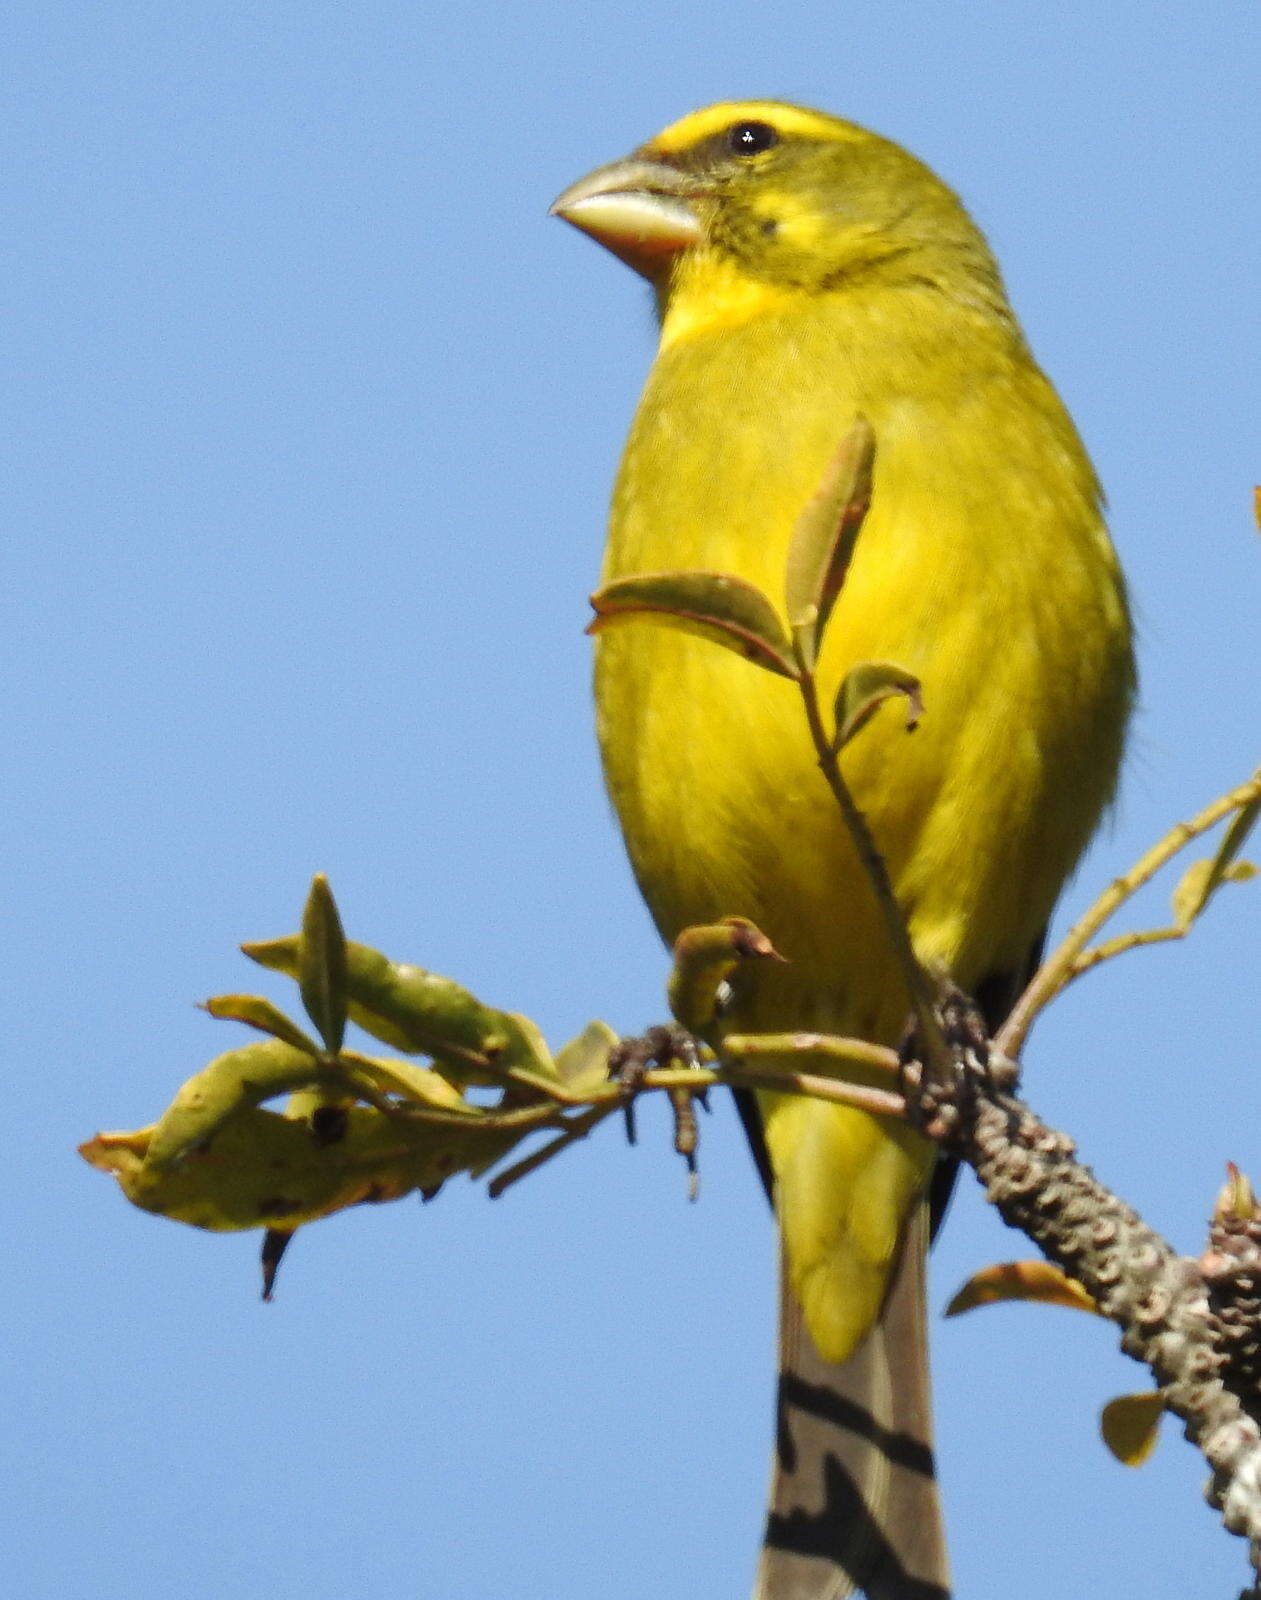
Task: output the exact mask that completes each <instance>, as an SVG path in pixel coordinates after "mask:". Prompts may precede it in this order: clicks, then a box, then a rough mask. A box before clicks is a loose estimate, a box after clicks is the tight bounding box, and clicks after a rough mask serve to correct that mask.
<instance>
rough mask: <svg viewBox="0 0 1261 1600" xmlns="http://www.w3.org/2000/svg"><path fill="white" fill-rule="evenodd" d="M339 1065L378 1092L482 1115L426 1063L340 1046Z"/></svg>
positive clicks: (352, 1076) (450, 1109) (476, 1115)
mask: <svg viewBox="0 0 1261 1600" xmlns="http://www.w3.org/2000/svg"><path fill="white" fill-rule="evenodd" d="M339 1065H341V1066H344V1067H346V1068H348V1069H349V1071H350V1076H351V1080H352V1081H353V1080H354V1079H355V1078H356V1077H359V1076H361V1075H362V1077H363V1078H364V1079H365V1080H366V1082H367V1083H368V1084H369V1085H370V1086H371V1087H372V1088H373V1089H375V1090H376V1091H377V1092H378V1093H379V1094H396V1095H401V1096H402V1097H403V1098H404V1099H405V1100H413V1101H416V1102H417V1103H418V1104H420V1105H423V1106H431V1107H433V1108H434V1109H435V1110H438V1111H451V1112H454V1113H455V1114H457V1115H464V1116H474V1117H480V1116H481V1115H482V1109H481V1107H480V1106H474V1105H470V1104H469V1103H468V1101H467V1100H465V1098H464V1096H463V1095H462V1094H461V1093H460V1091H459V1090H458V1089H457V1088H456V1087H455V1085H454V1084H453V1083H451V1082H449V1081H448V1079H446V1078H444V1077H443V1076H442V1074H441V1073H440V1072H434V1071H433V1070H432V1068H430V1067H418V1066H415V1065H414V1064H413V1063H412V1062H410V1061H396V1060H394V1059H393V1058H391V1057H388V1056H364V1055H360V1054H359V1052H358V1051H357V1050H343V1051H342V1053H341V1056H340V1057H339Z"/></svg>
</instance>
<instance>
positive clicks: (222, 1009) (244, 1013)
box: [202, 994, 320, 1056]
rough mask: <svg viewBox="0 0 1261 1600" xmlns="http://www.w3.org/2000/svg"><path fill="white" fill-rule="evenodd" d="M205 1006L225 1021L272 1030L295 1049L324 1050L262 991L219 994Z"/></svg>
mask: <svg viewBox="0 0 1261 1600" xmlns="http://www.w3.org/2000/svg"><path fill="white" fill-rule="evenodd" d="M202 1009H203V1010H205V1011H208V1012H209V1013H210V1015H211V1016H212V1017H219V1018H221V1019H222V1020H223V1021H225V1022H243V1023H245V1025H246V1027H248V1028H257V1029H258V1031H259V1032H260V1033H269V1034H271V1036H272V1038H273V1039H280V1040H283V1042H284V1043H285V1044H288V1045H292V1046H293V1048H294V1049H295V1050H305V1051H306V1052H307V1054H308V1055H312V1056H318V1055H319V1053H320V1047H319V1045H317V1044H316V1042H315V1040H314V1039H312V1038H309V1037H308V1036H307V1035H306V1034H305V1033H303V1031H302V1029H301V1028H300V1027H298V1025H297V1023H296V1022H291V1021H290V1019H289V1018H288V1017H287V1016H286V1015H285V1014H284V1012H283V1011H282V1010H281V1009H280V1007H279V1006H274V1005H272V1003H271V1001H270V1000H264V999H263V997H262V995H257V994H217V995H214V996H212V997H211V999H209V1000H207V1001H206V1003H205V1005H204V1007H203V1008H202Z"/></svg>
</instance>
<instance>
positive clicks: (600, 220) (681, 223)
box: [551, 156, 704, 278]
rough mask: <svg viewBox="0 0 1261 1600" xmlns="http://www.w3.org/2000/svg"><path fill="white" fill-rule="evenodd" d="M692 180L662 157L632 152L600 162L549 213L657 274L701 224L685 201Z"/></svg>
mask: <svg viewBox="0 0 1261 1600" xmlns="http://www.w3.org/2000/svg"><path fill="white" fill-rule="evenodd" d="M696 192H697V191H696V184H695V180H694V179H692V178H690V177H689V176H688V175H687V174H685V173H682V172H679V171H678V170H677V169H676V168H674V167H668V166H666V165H664V163H661V162H657V161H650V160H647V159H644V158H641V157H638V156H631V157H629V158H628V159H627V160H625V161H614V162H612V163H611V165H609V166H607V167H598V168H597V169H596V170H595V171H594V172H590V173H588V174H587V176H586V177H585V178H579V180H578V182H577V183H574V184H571V185H570V186H569V188H568V189H566V190H565V192H564V194H562V195H560V196H558V198H557V199H556V200H555V201H554V202H553V204H552V208H551V215H552V216H554V217H563V218H564V219H565V221H566V222H570V223H572V224H573V226H574V227H575V228H580V229H581V230H582V232H583V233H589V234H590V235H591V237H592V238H593V239H595V240H596V241H597V242H598V243H599V244H602V245H603V246H604V247H605V249H606V250H611V251H612V253H613V254H614V255H615V256H617V257H618V259H619V260H621V261H625V262H626V264H627V266H629V267H633V268H634V269H635V271H636V272H640V273H642V274H643V275H644V277H645V278H658V277H660V276H661V274H662V272H664V270H665V268H666V266H667V265H668V264H669V262H670V260H671V258H672V257H673V256H676V255H677V254H678V253H679V251H680V250H686V249H688V247H689V246H691V245H694V244H699V243H700V242H701V240H702V239H703V238H704V229H703V228H702V226H701V222H700V219H699V217H698V216H697V215H696V212H695V211H694V210H693V208H692V205H691V204H690V203H689V202H690V200H691V199H692V198H694V197H695V195H696Z"/></svg>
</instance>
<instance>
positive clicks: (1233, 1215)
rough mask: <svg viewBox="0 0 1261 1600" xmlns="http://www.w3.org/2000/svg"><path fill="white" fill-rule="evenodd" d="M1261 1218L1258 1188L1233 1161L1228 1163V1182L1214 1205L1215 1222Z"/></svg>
mask: <svg viewBox="0 0 1261 1600" xmlns="http://www.w3.org/2000/svg"><path fill="white" fill-rule="evenodd" d="M1234 1220H1239V1221H1243V1222H1253V1221H1257V1220H1261V1206H1259V1205H1258V1204H1257V1195H1256V1190H1255V1189H1254V1188H1253V1187H1252V1184H1251V1182H1250V1181H1249V1179H1248V1177H1247V1175H1246V1174H1245V1173H1243V1172H1241V1171H1240V1170H1239V1168H1238V1167H1237V1166H1236V1165H1235V1163H1234V1162H1233V1161H1228V1162H1227V1163H1226V1182H1225V1183H1224V1184H1223V1186H1222V1188H1221V1191H1220V1193H1219V1194H1218V1196H1217V1203H1216V1205H1215V1206H1214V1207H1213V1221H1214V1222H1229V1221H1234Z"/></svg>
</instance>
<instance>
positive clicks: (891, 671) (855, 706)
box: [832, 661, 924, 750]
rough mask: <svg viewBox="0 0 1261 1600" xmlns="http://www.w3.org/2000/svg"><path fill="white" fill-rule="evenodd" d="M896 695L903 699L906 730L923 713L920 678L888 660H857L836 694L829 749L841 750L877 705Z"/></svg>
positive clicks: (866, 720) (914, 723)
mask: <svg viewBox="0 0 1261 1600" xmlns="http://www.w3.org/2000/svg"><path fill="white" fill-rule="evenodd" d="M896 695H902V696H904V697H905V699H906V728H907V732H908V733H909V732H910V731H911V729H912V728H914V727H916V726H917V725H918V723H919V719H920V718H921V717H922V716H923V714H924V702H923V700H922V699H921V697H920V682H919V679H918V678H917V677H916V676H915V674H914V673H913V672H908V671H907V670H906V668H905V667H899V666H896V665H895V664H894V663H893V662H892V661H860V662H858V663H857V665H856V666H853V667H851V668H850V669H849V671H848V672H847V673H846V674H845V676H844V678H843V679H842V680H841V687H840V689H839V690H838V691H837V695H836V712H835V715H836V733H835V735H834V736H833V739H832V748H833V750H841V749H843V748H844V746H845V745H847V744H848V743H849V741H850V740H851V739H852V738H853V737H854V735H855V734H856V733H857V732H858V731H859V729H860V728H863V727H865V726H866V724H867V723H868V722H869V721H870V720H871V718H872V716H873V715H874V714H875V711H876V709H877V707H878V706H880V705H883V703H884V702H885V701H886V700H891V699H893V698H894V696H896Z"/></svg>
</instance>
